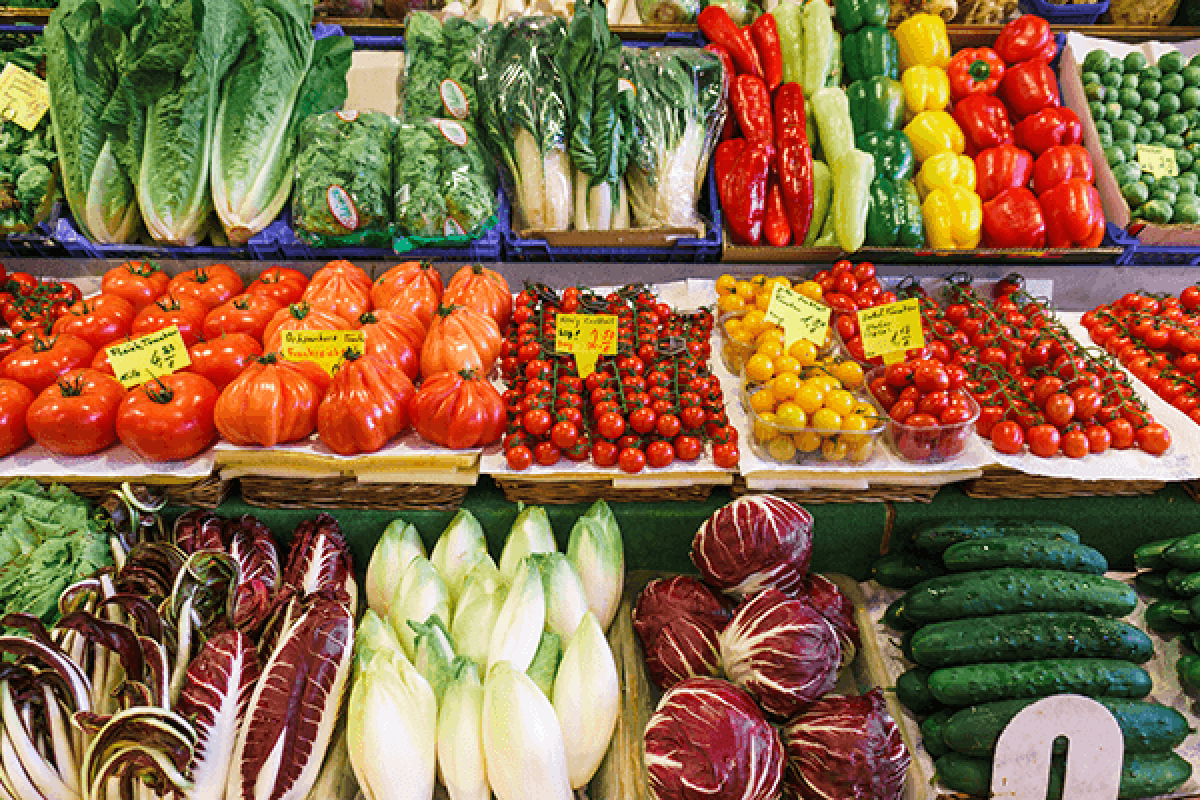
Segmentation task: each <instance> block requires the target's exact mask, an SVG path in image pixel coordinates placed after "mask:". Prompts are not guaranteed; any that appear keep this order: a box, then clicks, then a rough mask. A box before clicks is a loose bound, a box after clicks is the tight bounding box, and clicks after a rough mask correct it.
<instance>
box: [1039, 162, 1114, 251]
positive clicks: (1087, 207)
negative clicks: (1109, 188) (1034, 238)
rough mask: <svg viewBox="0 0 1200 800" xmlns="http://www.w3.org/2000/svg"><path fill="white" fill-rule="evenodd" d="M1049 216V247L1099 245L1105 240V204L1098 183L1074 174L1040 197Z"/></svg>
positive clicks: (1043, 210) (1044, 211) (1047, 236)
mask: <svg viewBox="0 0 1200 800" xmlns="http://www.w3.org/2000/svg"><path fill="white" fill-rule="evenodd" d="M1038 200H1039V201H1040V202H1041V204H1042V212H1043V213H1044V214H1045V216H1046V245H1047V246H1049V247H1099V246H1100V242H1102V241H1104V207H1103V206H1102V205H1101V204H1100V193H1099V192H1098V191H1096V187H1095V186H1092V185H1091V184H1090V183H1088V182H1087V181H1085V180H1083V179H1081V178H1071V179H1070V180H1068V181H1065V182H1063V183H1060V184H1059V185H1057V186H1054V187H1052V188H1050V189H1047V190H1046V191H1045V192H1043V193H1042V196H1041V197H1040V198H1038Z"/></svg>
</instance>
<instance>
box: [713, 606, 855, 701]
mask: <svg viewBox="0 0 1200 800" xmlns="http://www.w3.org/2000/svg"><path fill="white" fill-rule="evenodd" d="M720 642H721V665H722V666H723V667H724V669H725V674H726V675H727V676H728V677H729V680H731V681H733V683H735V684H737V685H738V686H740V687H741V688H743V689H745V690H746V691H748V692H749V693H750V694H751V695H753V696H754V699H756V700H757V701H758V702H759V705H761V706H762V708H763V711H766V712H767V713H768V714H771V715H773V716H776V717H790V716H791V715H792V714H795V713H796V712H797V711H799V710H800V709H801V708H803V707H804V706H806V705H808V704H809V703H811V702H812V701H814V700H816V699H817V698H819V697H821V696H822V695H824V694H825V693H826V692H828V691H829V690H830V689H832V688H833V685H834V684H835V683H837V671H838V667H839V666H840V665H841V660H842V649H841V646H840V645H839V643H838V635H837V632H836V631H835V630H834V629H833V626H832V625H830V624H829V622H828V621H826V619H825V618H824V617H823V616H821V614H820V612H818V611H817V610H816V609H814V608H813V607H812V606H810V605H809V604H808V603H806V602H804V601H803V600H791V599H789V598H788V597H786V596H785V595H784V594H783V592H781V591H779V590H778V589H767V590H765V591H762V592H759V593H758V594H757V595H755V596H754V597H752V598H751V599H749V600H747V601H746V602H745V603H743V604H742V605H741V606H740V607H739V608H738V609H737V611H735V612H734V614H733V619H732V620H731V621H730V623H729V625H728V626H727V627H726V628H725V630H723V631H722V632H721V635H720Z"/></svg>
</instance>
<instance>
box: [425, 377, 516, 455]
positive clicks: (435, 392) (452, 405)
mask: <svg viewBox="0 0 1200 800" xmlns="http://www.w3.org/2000/svg"><path fill="white" fill-rule="evenodd" d="M410 410H411V416H412V420H413V426H414V427H415V428H416V429H417V433H418V434H420V436H421V438H422V439H426V440H428V441H430V442H433V443H434V444H440V445H442V446H443V447H449V448H452V449H455V450H462V449H464V448H468V447H482V446H484V445H489V444H492V443H494V442H497V441H499V440H500V436H501V434H503V433H504V428H505V425H506V423H507V422H508V415H507V414H506V413H505V410H504V400H503V399H502V398H501V397H500V393H499V392H497V391H496V388H495V387H494V386H492V384H491V382H490V381H488V380H487V379H486V378H480V377H479V376H478V373H476V372H474V371H472V370H462V371H459V372H443V373H441V374H439V375H434V376H432V377H430V378H426V379H425V381H424V383H422V384H421V388H420V389H418V390H417V393H416V395H415V396H414V397H413V401H412V408H411V409H410Z"/></svg>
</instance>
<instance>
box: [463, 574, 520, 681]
mask: <svg viewBox="0 0 1200 800" xmlns="http://www.w3.org/2000/svg"><path fill="white" fill-rule="evenodd" d="M490 561H491V559H488V562H490ZM506 597H508V584H506V583H504V581H503V579H501V577H500V570H498V569H496V566H495V565H494V564H485V563H484V562H482V561H481V562H479V563H478V564H476V565H475V568H474V569H473V570H471V573H470V574H469V575H468V576H467V582H466V585H465V586H464V587H463V593H462V596H461V597H459V599H458V605H456V606H455V607H454V620H453V621H452V622H451V623H450V637H451V639H452V640H453V641H454V647H455V650H456V652H457V653H458V654H459V655H460V656H467V657H468V658H470V659H471V660H472V661H474V662H475V664H476V665H477V666H478V667H479V668H480V669H483V668H484V667H486V666H487V655H488V647H490V646H491V643H492V630H493V629H494V628H495V627H496V618H497V617H499V616H500V609H501V608H502V607H503V606H504V600H505V598H506Z"/></svg>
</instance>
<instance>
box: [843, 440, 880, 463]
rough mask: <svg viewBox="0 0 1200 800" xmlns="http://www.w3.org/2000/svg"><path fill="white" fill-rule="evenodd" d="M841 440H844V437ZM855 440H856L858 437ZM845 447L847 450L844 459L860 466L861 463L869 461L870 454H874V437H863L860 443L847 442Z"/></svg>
mask: <svg viewBox="0 0 1200 800" xmlns="http://www.w3.org/2000/svg"><path fill="white" fill-rule="evenodd" d="M842 438H843V439H845V438H846V437H845V436H843V437H842ZM855 438H856V440H857V439H858V438H859V437H855ZM846 446H847V448H848V450H849V452H847V454H846V457H847V458H849V459H850V460H851V461H854V462H856V463H860V464H861V463H862V462H863V461H867V460H868V459H870V458H871V454H872V453H873V452H875V437H873V436H864V437H861V441H854V442H847V443H846Z"/></svg>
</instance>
